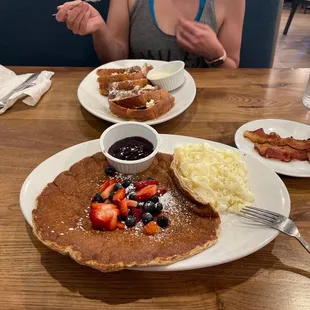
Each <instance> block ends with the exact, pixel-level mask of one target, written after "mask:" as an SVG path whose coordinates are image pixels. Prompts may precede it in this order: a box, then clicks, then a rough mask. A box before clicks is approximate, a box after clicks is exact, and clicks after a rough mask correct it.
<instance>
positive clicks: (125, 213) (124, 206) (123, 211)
mask: <svg viewBox="0 0 310 310" xmlns="http://www.w3.org/2000/svg"><path fill="white" fill-rule="evenodd" d="M119 210H120V213H121V215H123V216H126V217H127V216H128V207H127V200H126V199H123V200H122V201H121V202H120V203H119Z"/></svg>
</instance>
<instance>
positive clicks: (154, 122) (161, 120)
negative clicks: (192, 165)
mask: <svg viewBox="0 0 310 310" xmlns="http://www.w3.org/2000/svg"><path fill="white" fill-rule="evenodd" d="M124 62H132V65H134V64H137V63H138V62H148V63H150V64H152V63H153V64H155V63H157V64H158V65H161V64H164V63H167V61H163V60H144V59H124V60H117V61H113V62H109V63H106V64H104V65H101V66H99V67H97V68H95V69H94V70H92V71H91V72H90V73H89V74H88V75H87V76H86V77H85V78H84V79H83V80H82V82H81V83H80V84H79V87H78V89H77V97H78V100H79V103H80V104H81V106H82V107H83V108H84V109H85V110H86V111H88V112H89V113H90V114H92V115H94V116H96V117H98V118H100V119H102V120H105V121H107V122H110V123H114V124H117V123H121V122H126V120H123V119H118V118H117V117H116V116H115V117H113V116H110V115H107V114H101V113H98V112H97V111H95V110H93V109H92V108H91V107H89V106H88V105H87V104H86V103H85V102H83V100H82V99H81V91H82V87H83V85H84V83H85V81H86V80H87V79H88V78H89V76H91V75H94V74H96V71H97V70H98V69H101V68H107V67H110V66H112V65H115V66H120V65H122V63H124ZM129 65H130V64H129ZM184 74H185V79H186V80H188V83H190V84H191V85H190V86H189V87H190V89H192V91H193V92H192V94H191V95H192V96H191V99H190V100H188V102H187V104H185V105H184V106H183V107H182V108H181V109H180V110H179V111H177V112H175V113H173V114H171V115H170V116H165V114H164V115H162V116H160V117H159V118H156V119H153V120H149V121H145V122H143V123H144V124H147V125H151V126H152V125H158V124H161V123H164V122H167V121H170V120H171V119H173V118H175V117H177V116H179V115H181V114H182V113H183V112H185V111H186V110H187V109H188V108H189V107H190V106H191V105H192V103H193V102H194V100H195V98H196V93H197V90H196V83H195V80H194V79H193V77H192V76H191V74H190V73H189V72H188V71H187V70H185V71H184ZM182 87H185V85H182V86H181V87H180V88H179V89H178V90H177V91H179V90H180V89H181V88H182ZM176 104H177V103H176ZM172 109H173V108H172ZM170 111H171V110H170ZM170 111H169V112H170Z"/></svg>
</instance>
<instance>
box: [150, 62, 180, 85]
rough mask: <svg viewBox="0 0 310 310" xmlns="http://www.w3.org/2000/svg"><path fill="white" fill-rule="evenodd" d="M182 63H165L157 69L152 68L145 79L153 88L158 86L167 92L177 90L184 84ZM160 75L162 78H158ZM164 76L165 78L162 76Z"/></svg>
mask: <svg viewBox="0 0 310 310" xmlns="http://www.w3.org/2000/svg"><path fill="white" fill-rule="evenodd" d="M184 67H185V63H184V62H183V61H179V60H176V61H171V62H167V63H165V64H163V65H161V66H159V67H157V68H154V69H153V70H151V71H150V72H149V73H148V74H147V77H146V78H147V79H148V80H149V81H151V83H152V84H153V85H155V86H159V87H160V88H162V89H165V90H167V91H172V90H174V89H177V88H179V87H180V86H181V85H182V84H183V83H184ZM161 73H162V74H163V77H160V75H161ZM164 75H166V76H164Z"/></svg>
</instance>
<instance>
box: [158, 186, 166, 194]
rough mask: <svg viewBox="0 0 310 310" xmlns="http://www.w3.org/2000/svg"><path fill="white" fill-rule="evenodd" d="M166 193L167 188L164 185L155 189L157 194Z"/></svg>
mask: <svg viewBox="0 0 310 310" xmlns="http://www.w3.org/2000/svg"><path fill="white" fill-rule="evenodd" d="M166 193H167V189H166V187H165V186H162V185H161V186H158V189H157V196H159V197H160V196H163V195H165V194H166Z"/></svg>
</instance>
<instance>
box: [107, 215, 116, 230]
mask: <svg viewBox="0 0 310 310" xmlns="http://www.w3.org/2000/svg"><path fill="white" fill-rule="evenodd" d="M118 223H119V222H118V220H117V215H115V216H113V217H112V218H111V220H110V222H109V225H108V228H107V230H110V231H112V230H115V229H116V228H118Z"/></svg>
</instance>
